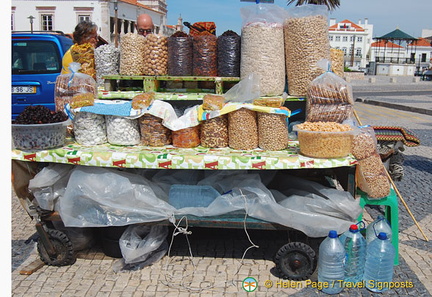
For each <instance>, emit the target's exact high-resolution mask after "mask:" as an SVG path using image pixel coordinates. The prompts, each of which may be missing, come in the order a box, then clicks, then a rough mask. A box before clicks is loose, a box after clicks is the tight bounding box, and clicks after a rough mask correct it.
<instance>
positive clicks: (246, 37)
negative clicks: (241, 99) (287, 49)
mask: <svg viewBox="0 0 432 297" xmlns="http://www.w3.org/2000/svg"><path fill="white" fill-rule="evenodd" d="M240 12H241V16H242V34H241V57H240V60H241V61H240V77H241V78H242V79H243V78H246V77H247V76H248V75H249V74H251V73H255V74H256V75H258V76H259V78H260V88H261V96H275V95H281V94H282V93H283V91H284V89H285V65H284V64H283V63H281V61H284V59H285V53H284V46H283V44H284V33H283V25H282V23H283V20H284V19H285V17H286V12H285V10H284V9H283V8H281V7H279V6H276V5H273V6H272V5H263V4H257V5H252V6H245V7H242V8H241V9H240Z"/></svg>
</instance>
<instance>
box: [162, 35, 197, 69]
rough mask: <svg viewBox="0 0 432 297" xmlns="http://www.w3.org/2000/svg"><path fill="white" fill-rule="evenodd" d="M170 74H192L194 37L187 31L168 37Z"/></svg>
mask: <svg viewBox="0 0 432 297" xmlns="http://www.w3.org/2000/svg"><path fill="white" fill-rule="evenodd" d="M168 75H173V76H191V75H192V37H190V36H188V35H187V34H186V33H183V32H176V33H174V34H173V35H171V36H170V37H168Z"/></svg>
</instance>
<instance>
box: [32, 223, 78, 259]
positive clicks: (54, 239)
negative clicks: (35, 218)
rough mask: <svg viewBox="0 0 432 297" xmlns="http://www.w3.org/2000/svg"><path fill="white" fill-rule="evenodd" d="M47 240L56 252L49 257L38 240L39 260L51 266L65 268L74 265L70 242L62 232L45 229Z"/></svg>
mask: <svg viewBox="0 0 432 297" xmlns="http://www.w3.org/2000/svg"><path fill="white" fill-rule="evenodd" d="M46 232H47V233H48V236H49V239H50V241H51V243H52V245H53V246H54V249H55V251H56V255H55V256H50V255H49V254H48V252H47V250H46V248H45V246H44V245H43V244H42V242H41V241H40V240H39V241H38V243H37V250H38V252H39V256H40V258H41V260H42V261H43V262H44V263H45V264H47V265H51V266H66V265H71V264H73V263H75V261H76V258H75V254H74V250H73V246H72V242H71V241H70V240H69V238H68V237H67V236H66V234H64V233H63V232H61V231H59V230H54V229H47V230H46Z"/></svg>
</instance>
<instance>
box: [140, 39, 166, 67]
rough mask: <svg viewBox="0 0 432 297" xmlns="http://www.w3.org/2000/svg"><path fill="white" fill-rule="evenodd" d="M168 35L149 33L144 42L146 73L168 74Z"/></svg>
mask: <svg viewBox="0 0 432 297" xmlns="http://www.w3.org/2000/svg"><path fill="white" fill-rule="evenodd" d="M167 42H168V40H167V37H166V36H163V35H157V34H149V35H147V37H146V38H145V43H144V70H143V71H144V75H166V74H167V73H168V45H167Z"/></svg>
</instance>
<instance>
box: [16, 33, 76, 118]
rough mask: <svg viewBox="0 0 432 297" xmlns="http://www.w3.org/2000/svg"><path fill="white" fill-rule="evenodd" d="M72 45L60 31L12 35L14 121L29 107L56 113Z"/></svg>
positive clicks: (69, 39) (70, 40)
mask: <svg viewBox="0 0 432 297" xmlns="http://www.w3.org/2000/svg"><path fill="white" fill-rule="evenodd" d="M72 44H73V41H72V39H71V38H69V37H68V36H66V35H65V34H63V33H62V32H60V31H54V32H51V31H48V32H47V31H42V32H35V31H33V32H12V120H14V119H15V118H16V117H17V116H18V115H19V114H20V113H21V112H22V111H23V110H24V108H25V107H26V106H28V105H44V106H46V107H48V108H49V109H51V110H55V99H54V88H55V82H56V78H57V76H58V75H59V74H60V72H61V69H62V57H63V55H64V53H65V52H66V51H67V50H68V49H69V47H70V46H71V45H72Z"/></svg>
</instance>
